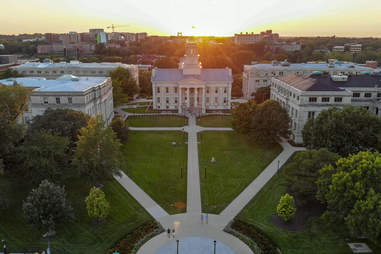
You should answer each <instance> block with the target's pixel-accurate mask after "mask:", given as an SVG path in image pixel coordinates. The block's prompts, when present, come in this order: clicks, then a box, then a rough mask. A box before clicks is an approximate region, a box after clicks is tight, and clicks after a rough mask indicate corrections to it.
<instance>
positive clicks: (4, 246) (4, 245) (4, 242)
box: [1, 239, 7, 254]
mask: <svg viewBox="0 0 381 254" xmlns="http://www.w3.org/2000/svg"><path fill="white" fill-rule="evenodd" d="M1 243H2V244H3V249H4V254H7V242H6V241H5V239H1Z"/></svg>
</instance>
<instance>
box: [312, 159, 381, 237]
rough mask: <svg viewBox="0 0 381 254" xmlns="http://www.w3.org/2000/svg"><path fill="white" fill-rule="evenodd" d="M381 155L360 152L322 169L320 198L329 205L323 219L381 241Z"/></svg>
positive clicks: (352, 232) (335, 226)
mask: <svg viewBox="0 0 381 254" xmlns="http://www.w3.org/2000/svg"><path fill="white" fill-rule="evenodd" d="M380 182H381V154H380V153H378V152H373V153H372V152H369V151H367V152H359V153H357V154H352V155H349V156H348V157H347V158H341V159H339V160H338V161H337V163H336V165H335V166H333V165H327V166H325V167H324V168H323V169H321V170H320V177H319V179H318V181H317V185H318V193H317V198H318V199H319V200H321V201H322V202H324V203H326V204H327V210H326V211H325V213H324V214H323V219H324V220H325V221H326V222H327V223H328V224H329V225H331V226H333V227H334V228H336V229H339V230H340V231H342V232H347V231H348V232H350V233H351V235H352V236H353V237H358V236H365V237H368V238H370V239H372V240H373V241H375V242H378V243H381V216H380V214H381V213H380V212H381V185H380Z"/></svg>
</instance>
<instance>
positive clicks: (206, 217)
mask: <svg viewBox="0 0 381 254" xmlns="http://www.w3.org/2000/svg"><path fill="white" fill-rule="evenodd" d="M208 219H209V215H208V214H206V215H205V222H206V224H208Z"/></svg>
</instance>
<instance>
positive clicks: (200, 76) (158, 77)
mask: <svg viewBox="0 0 381 254" xmlns="http://www.w3.org/2000/svg"><path fill="white" fill-rule="evenodd" d="M151 81H152V91H153V108H154V109H157V110H177V111H178V112H179V113H185V112H193V113H205V112H206V110H216V111H217V110H229V109H230V108H231V88H232V83H233V77H232V71H231V69H229V68H222V69H205V68H202V65H201V63H200V61H199V54H198V49H197V44H195V43H187V45H186V53H185V55H184V57H182V58H181V60H180V63H179V67H178V69H159V68H155V69H153V70H152V78H151Z"/></svg>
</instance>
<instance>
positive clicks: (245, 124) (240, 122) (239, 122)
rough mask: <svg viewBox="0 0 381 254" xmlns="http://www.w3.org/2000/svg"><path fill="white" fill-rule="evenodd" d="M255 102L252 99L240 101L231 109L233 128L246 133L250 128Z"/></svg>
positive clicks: (255, 106)
mask: <svg viewBox="0 0 381 254" xmlns="http://www.w3.org/2000/svg"><path fill="white" fill-rule="evenodd" d="M256 108H257V104H256V103H255V101H254V100H249V101H248V102H246V103H241V104H239V105H238V107H236V108H234V109H233V110H232V115H233V120H232V125H233V129H234V130H235V131H237V132H239V133H243V134H247V133H248V132H249V130H250V126H251V122H252V120H253V119H252V118H253V114H254V111H255V109H256Z"/></svg>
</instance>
